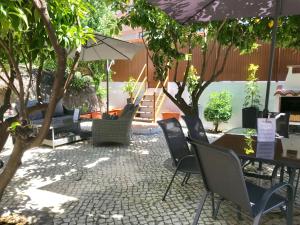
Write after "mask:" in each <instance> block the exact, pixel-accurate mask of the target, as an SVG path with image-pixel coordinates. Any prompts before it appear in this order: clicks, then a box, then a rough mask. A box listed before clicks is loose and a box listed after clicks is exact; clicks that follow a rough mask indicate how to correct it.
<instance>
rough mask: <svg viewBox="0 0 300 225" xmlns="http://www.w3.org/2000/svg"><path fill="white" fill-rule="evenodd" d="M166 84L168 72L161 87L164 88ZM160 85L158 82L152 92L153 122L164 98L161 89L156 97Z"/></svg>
mask: <svg viewBox="0 0 300 225" xmlns="http://www.w3.org/2000/svg"><path fill="white" fill-rule="evenodd" d="M167 82H169V71H168V75H167V77H166V79H165V81H164V83H163V85H162V86H163V87H165V86H166V84H167ZM160 84H161V81H159V82H158V84H157V85H156V87H155V89H154V92H153V99H154V103H153V112H154V118H153V120H154V121H155V120H156V118H157V116H158V113H159V112H160V109H161V107H162V105H163V103H164V100H165V98H166V95H164V92H163V89H161V91H160V93H159V95H158V96H157V97H156V91H157V89H158V88H159V86H160Z"/></svg>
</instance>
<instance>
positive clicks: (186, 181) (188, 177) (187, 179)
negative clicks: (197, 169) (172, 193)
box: [185, 173, 191, 184]
mask: <svg viewBox="0 0 300 225" xmlns="http://www.w3.org/2000/svg"><path fill="white" fill-rule="evenodd" d="M190 177H191V173H189V175H188V176H187V178H186V180H185V184H187V183H188V181H189V179H190Z"/></svg>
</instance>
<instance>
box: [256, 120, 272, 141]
mask: <svg viewBox="0 0 300 225" xmlns="http://www.w3.org/2000/svg"><path fill="white" fill-rule="evenodd" d="M275 134H276V120H275V119H274V118H258V119H257V141H258V142H273V141H275Z"/></svg>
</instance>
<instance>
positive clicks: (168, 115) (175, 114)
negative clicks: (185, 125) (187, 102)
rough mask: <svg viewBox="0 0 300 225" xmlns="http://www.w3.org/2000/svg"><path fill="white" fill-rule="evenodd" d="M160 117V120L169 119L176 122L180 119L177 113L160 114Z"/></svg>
mask: <svg viewBox="0 0 300 225" xmlns="http://www.w3.org/2000/svg"><path fill="white" fill-rule="evenodd" d="M161 115H162V119H163V120H165V119H170V118H175V119H177V120H179V117H180V113H179V112H163V113H161Z"/></svg>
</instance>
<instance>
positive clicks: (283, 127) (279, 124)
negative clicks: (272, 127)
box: [270, 112, 290, 138]
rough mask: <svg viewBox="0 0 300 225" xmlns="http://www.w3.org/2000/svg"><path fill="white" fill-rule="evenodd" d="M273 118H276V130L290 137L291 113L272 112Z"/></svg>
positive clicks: (281, 134)
mask: <svg viewBox="0 0 300 225" xmlns="http://www.w3.org/2000/svg"><path fill="white" fill-rule="evenodd" d="M270 117H271V118H276V132H277V133H278V134H279V135H280V136H283V137H285V138H288V137H289V123H290V113H278V112H270Z"/></svg>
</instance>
